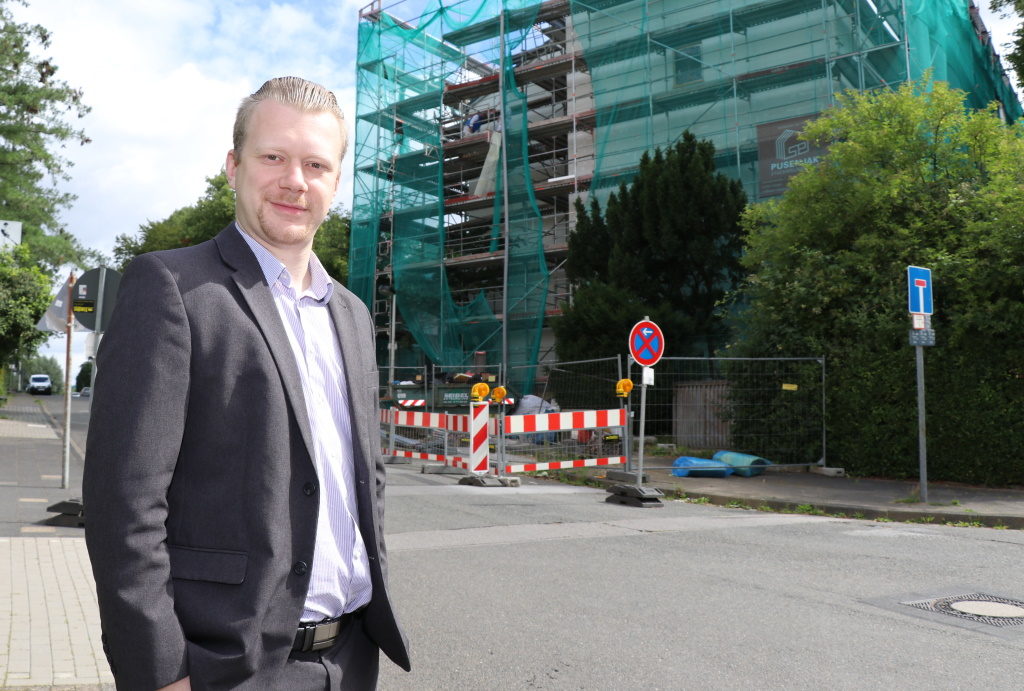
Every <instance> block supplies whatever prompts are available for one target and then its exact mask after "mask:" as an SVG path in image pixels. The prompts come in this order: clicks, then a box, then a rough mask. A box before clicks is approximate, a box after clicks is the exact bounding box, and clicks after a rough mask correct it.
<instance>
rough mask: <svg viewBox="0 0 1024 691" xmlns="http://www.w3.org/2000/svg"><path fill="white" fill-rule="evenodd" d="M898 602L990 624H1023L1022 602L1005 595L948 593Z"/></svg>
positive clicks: (1023, 603)
mask: <svg viewBox="0 0 1024 691" xmlns="http://www.w3.org/2000/svg"><path fill="white" fill-rule="evenodd" d="M900 604H904V605H908V606H910V607H916V608H918V609H923V610H925V611H927V612H940V613H942V614H948V615H950V616H953V617H958V618H960V619H967V620H969V621H977V622H981V623H983V624H990V625H992V626H1020V625H1022V624H1024V602H1021V601H1019V600H1011V599H1009V598H1005V597H996V596H994V595H985V594H983V593H970V594H968V595H950V596H948V597H940V598H934V599H931V600H915V601H912V602H902V603H900Z"/></svg>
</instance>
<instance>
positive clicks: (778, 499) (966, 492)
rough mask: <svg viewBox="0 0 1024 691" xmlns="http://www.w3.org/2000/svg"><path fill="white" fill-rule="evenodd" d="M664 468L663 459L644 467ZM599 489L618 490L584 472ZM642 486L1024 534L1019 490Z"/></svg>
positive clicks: (792, 482)
mask: <svg viewBox="0 0 1024 691" xmlns="http://www.w3.org/2000/svg"><path fill="white" fill-rule="evenodd" d="M659 465H660V466H664V465H666V462H665V460H664V459H656V460H654V461H648V464H646V465H645V468H646V467H651V466H653V467H655V468H657V466H659ZM587 470H588V475H590V476H592V477H594V478H595V479H598V480H599V481H600V482H601V483H602V484H605V485H613V484H623V483H622V482H621V481H616V480H612V479H607V478H606V477H604V476H605V474H606V473H607V472H609V471H608V470H607V469H597V468H588V469H587ZM644 475H645V476H646V478H647V479H646V482H645V483H644V484H645V486H648V487H656V488H657V489H660V490H661V491H662V492H664V493H665V494H666V496H669V497H682V496H686V497H689V498H698V497H707V498H708V500H709V502H710V503H712V504H717V505H722V506H725V505H729V504H733V505H737V504H739V505H743V506H746V507H750V508H754V509H757V508H762V507H767V508H771V509H772V510H775V511H795V510H798V507H799V510H800V511H801V512H805V513H809V512H812V511H813V512H818V511H820V512H822V513H824V514H829V515H838V514H842V515H845V516H848V517H850V518H866V519H878V518H881V519H890V520H893V521H915V522H933V523H963V524H967V525H976V524H980V525H983V526H989V527H995V526H1005V527H1007V528H1016V529H1024V490H1017V489H987V488H984V487H972V486H968V485H957V484H952V483H929V485H928V501H927V502H922V501H920V500H919V484H918V482H916V481H913V480H881V479H869V478H849V477H829V476H827V475H821V474H818V473H814V472H808V471H806V470H804V469H803V468H791V469H774V470H769V471H767V472H765V473H764V474H762V475H757V476H754V477H740V476H738V475H731V476H729V477H724V478H696V477H675V476H673V475H672V471H671V470H665V469H654V470H646V469H645V471H644Z"/></svg>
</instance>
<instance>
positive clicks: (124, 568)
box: [83, 77, 409, 691]
mask: <svg viewBox="0 0 1024 691" xmlns="http://www.w3.org/2000/svg"><path fill="white" fill-rule="evenodd" d="M345 148H346V132H345V123H344V117H343V115H342V113H341V110H340V109H339V107H338V105H337V102H336V100H335V98H334V95H333V94H332V93H331V92H330V91H328V90H326V89H324V88H323V87H321V86H319V85H317V84H313V83H311V82H308V81H305V80H302V79H298V78H295V77H285V78H279V79H272V80H270V81H268V82H267V83H266V84H264V85H263V86H262V87H261V88H260V89H259V90H258V91H257V92H256V93H254V94H252V95H251V96H249V97H247V98H246V99H244V100H243V101H242V105H241V106H240V108H239V110H238V114H237V117H236V121H235V129H234V148H233V149H232V150H231V151H230V152H228V155H227V164H226V165H227V176H228V180H229V182H230V183H231V186H232V188H233V189H234V190H235V193H236V209H235V214H236V215H235V217H236V222H235V223H232V224H231V225H230V226H228V227H227V228H225V229H224V230H223V231H221V233H220V234H219V235H218V236H217V237H216V238H214V239H213V240H210V241H208V242H204V243H202V244H200V245H196V246H194V247H187V248H183V249H179V250H170V251H164V252H154V253H151V254H145V255H141V256H139V257H138V258H136V259H135V260H134V261H133V262H132V263H131V264H130V265H129V267H128V268H127V270H126V271H125V274H124V278H123V280H122V282H121V287H120V291H119V295H118V302H117V307H116V309H115V311H114V313H113V318H112V320H111V323H110V327H109V329H108V331H107V334H106V336H105V338H104V340H103V344H102V346H101V348H100V350H99V354H98V359H97V381H96V394H95V397H94V399H93V405H92V418H91V422H90V426H89V439H88V445H87V451H86V464H85V477H84V481H83V493H84V505H85V506H86V507H87V509H86V511H87V517H86V542H87V544H88V548H89V556H90V558H91V561H92V566H93V573H94V574H95V578H96V589H97V595H98V600H99V605H100V616H101V621H102V628H103V640H104V649H105V651H106V652H107V657H108V660H109V662H110V667H111V670H112V671H113V673H114V679H115V681H116V682H117V687H118V688H119V689H132V690H133V691H135V690H137V689H159V688H164V687H168V688H172V689H188V688H193V689H229V688H230V689H236V688H260V689H339V688H346V689H348V688H352V689H365V688H374V687H375V685H376V681H377V671H378V658H379V650H383V651H384V653H385V654H387V656H388V657H390V658H391V659H392V660H393V661H394V662H395V663H396V664H398V665H400V666H401V667H403V668H405V669H406V670H408V669H409V655H408V651H407V646H406V642H405V637H404V634H403V633H402V631H401V629H400V627H399V625H398V623H397V621H396V619H395V615H394V613H393V611H392V607H391V602H390V598H389V596H388V591H387V558H386V551H385V547H384V538H383V532H382V526H381V522H382V519H383V514H384V466H383V460H382V458H381V454H380V437H379V435H380V423H379V417H378V404H377V386H378V378H377V367H376V362H375V357H374V347H373V324H372V320H371V318H370V316H369V313H368V311H367V310H366V308H365V306H364V305H363V304H362V303H361V302H360V301H359V300H358V299H357V298H356V297H355V296H354V295H352V294H351V293H350V292H348V291H347V290H346V289H345V288H343V287H342V286H341V285H340V284H338V283H336V282H334V281H332V280H331V279H330V277H328V276H327V274H326V272H325V271H324V269H323V267H322V266H321V265H320V262H319V261H318V260H317V258H316V256H315V255H314V254H313V253H312V244H313V237H314V235H315V233H316V230H317V228H318V227H319V226H320V224H321V222H322V221H323V220H324V217H325V216H326V215H327V212H328V210H329V209H330V206H331V202H332V200H333V198H334V195H335V192H336V190H337V187H338V180H339V173H340V166H341V161H342V158H343V156H344V153H345Z"/></svg>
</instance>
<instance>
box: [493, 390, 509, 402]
mask: <svg viewBox="0 0 1024 691" xmlns="http://www.w3.org/2000/svg"><path fill="white" fill-rule="evenodd" d="M506 393H508V391H506V390H505V387H504V386H495V387H494V391H492V392H491V399H492V400H493V401H494V402H495V403H501V402H502V401H504V400H505V394H506Z"/></svg>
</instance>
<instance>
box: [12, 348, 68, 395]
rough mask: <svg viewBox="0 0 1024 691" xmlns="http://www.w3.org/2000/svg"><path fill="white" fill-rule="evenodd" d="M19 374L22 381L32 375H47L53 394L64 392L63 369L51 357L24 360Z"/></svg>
mask: <svg viewBox="0 0 1024 691" xmlns="http://www.w3.org/2000/svg"><path fill="white" fill-rule="evenodd" d="M21 373H22V375H23V380H24V381H27V380H28V377H30V376H31V375H33V374H48V375H50V382H51V383H52V384H53V393H63V392H64V368H63V367H61V366H60V364H59V363H58V362H57V360H56V358H54V357H52V356H49V355H34V356H32V357H29V358H26V359H25V360H23V361H22V363H21Z"/></svg>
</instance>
